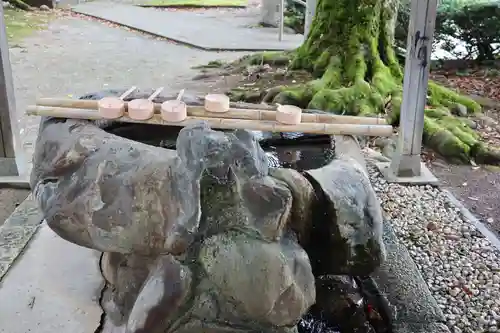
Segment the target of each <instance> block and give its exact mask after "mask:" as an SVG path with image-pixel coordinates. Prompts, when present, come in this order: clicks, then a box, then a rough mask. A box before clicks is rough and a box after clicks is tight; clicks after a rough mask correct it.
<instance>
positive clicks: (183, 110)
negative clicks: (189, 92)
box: [161, 89, 187, 123]
mask: <svg viewBox="0 0 500 333" xmlns="http://www.w3.org/2000/svg"><path fill="white" fill-rule="evenodd" d="M183 95H184V89H182V90H181V91H180V92H179V94H178V95H177V98H176V99H174V100H170V101H165V102H163V103H162V104H161V118H162V119H163V120H165V121H168V122H172V123H178V122H181V121H183V120H185V119H186V118H187V105H186V103H184V102H183V101H181V99H182V96H183Z"/></svg>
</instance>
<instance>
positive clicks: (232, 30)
mask: <svg viewBox="0 0 500 333" xmlns="http://www.w3.org/2000/svg"><path fill="white" fill-rule="evenodd" d="M73 11H75V12H77V13H81V14H85V15H89V16H92V17H96V18H99V19H103V20H106V21H110V22H114V23H117V24H120V25H124V26H127V27H129V28H132V29H136V30H140V31H143V32H147V33H150V34H152V35H155V36H160V37H164V38H167V39H169V40H173V41H176V42H179V43H183V44H186V45H190V46H193V47H197V48H201V49H204V50H211V51H266V50H267V51H281V50H292V49H294V48H296V47H298V46H299V45H300V44H301V42H302V41H303V36H302V35H297V34H285V35H284V39H283V41H281V42H280V41H279V40H278V30H277V29H275V28H259V27H256V25H257V23H258V17H259V16H258V14H256V13H254V12H253V11H248V10H244V9H243V10H238V9H227V10H220V9H209V10H203V11H172V10H158V9H154V8H141V7H138V6H131V5H122V4H117V3H104V2H88V3H82V4H80V5H76V6H74V7H73Z"/></svg>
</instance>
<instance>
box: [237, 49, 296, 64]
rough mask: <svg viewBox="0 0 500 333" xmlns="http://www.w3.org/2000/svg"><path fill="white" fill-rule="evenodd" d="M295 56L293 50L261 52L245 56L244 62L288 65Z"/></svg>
mask: <svg viewBox="0 0 500 333" xmlns="http://www.w3.org/2000/svg"><path fill="white" fill-rule="evenodd" d="M292 57H293V53H292V52H267V51H266V52H260V53H256V54H252V55H250V56H247V57H243V58H242V60H243V62H244V63H246V64H249V65H264V64H267V65H271V66H287V65H289V64H290V60H291V59H292Z"/></svg>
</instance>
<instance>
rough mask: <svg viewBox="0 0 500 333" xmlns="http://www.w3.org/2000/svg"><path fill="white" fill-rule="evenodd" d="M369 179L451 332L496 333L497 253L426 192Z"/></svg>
mask: <svg viewBox="0 0 500 333" xmlns="http://www.w3.org/2000/svg"><path fill="white" fill-rule="evenodd" d="M369 170H370V177H371V180H372V184H373V186H374V189H375V191H376V192H377V194H378V196H379V198H380V201H381V204H382V207H383V209H384V212H385V216H386V218H387V220H388V221H390V222H391V223H392V225H393V226H394V230H395V232H396V234H397V236H398V238H399V240H400V241H401V242H402V243H404V245H405V246H406V247H407V248H408V250H409V252H410V255H411V256H412V258H413V260H414V261H415V263H416V264H417V266H418V268H419V269H420V270H421V272H422V275H423V277H424V279H425V280H426V282H427V284H428V286H429V289H430V290H431V292H432V294H433V296H434V297H435V299H436V301H437V302H438V304H439V306H440V307H441V308H442V310H443V313H444V314H445V317H446V320H447V324H448V327H449V328H450V330H451V331H452V332H456V333H460V332H468V333H473V332H474V333H475V332H500V252H499V251H498V250H497V249H496V248H495V247H494V246H493V245H492V244H491V243H490V242H489V241H488V240H487V239H486V238H485V237H484V236H483V235H482V234H481V233H480V232H479V231H478V230H477V229H476V227H475V226H474V225H472V224H471V223H470V221H467V220H466V219H465V218H464V217H463V216H462V214H461V213H460V210H459V209H458V208H457V207H455V206H454V205H453V204H452V203H451V202H450V200H449V199H448V197H447V195H446V194H445V193H444V192H443V191H441V190H440V189H437V188H434V187H431V186H401V185H397V184H388V183H387V182H386V181H385V180H384V179H383V178H382V177H381V176H380V174H379V172H378V171H377V170H376V169H375V168H374V167H372V166H370V167H369Z"/></svg>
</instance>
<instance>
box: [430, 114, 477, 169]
mask: <svg viewBox="0 0 500 333" xmlns="http://www.w3.org/2000/svg"><path fill="white" fill-rule="evenodd" d="M423 139H424V144H426V145H427V146H429V147H430V148H432V149H433V150H434V151H436V152H437V153H439V154H440V155H442V156H443V157H445V158H447V159H449V160H450V161H452V162H457V163H467V162H468V161H469V160H470V147H469V146H468V145H467V144H466V143H464V142H462V141H461V140H460V139H459V138H457V137H456V136H455V135H454V134H453V133H451V132H450V131H449V130H447V129H446V128H444V127H442V126H440V125H439V124H438V122H437V121H436V120H434V119H431V118H429V117H425V118H424V137H423Z"/></svg>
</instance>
